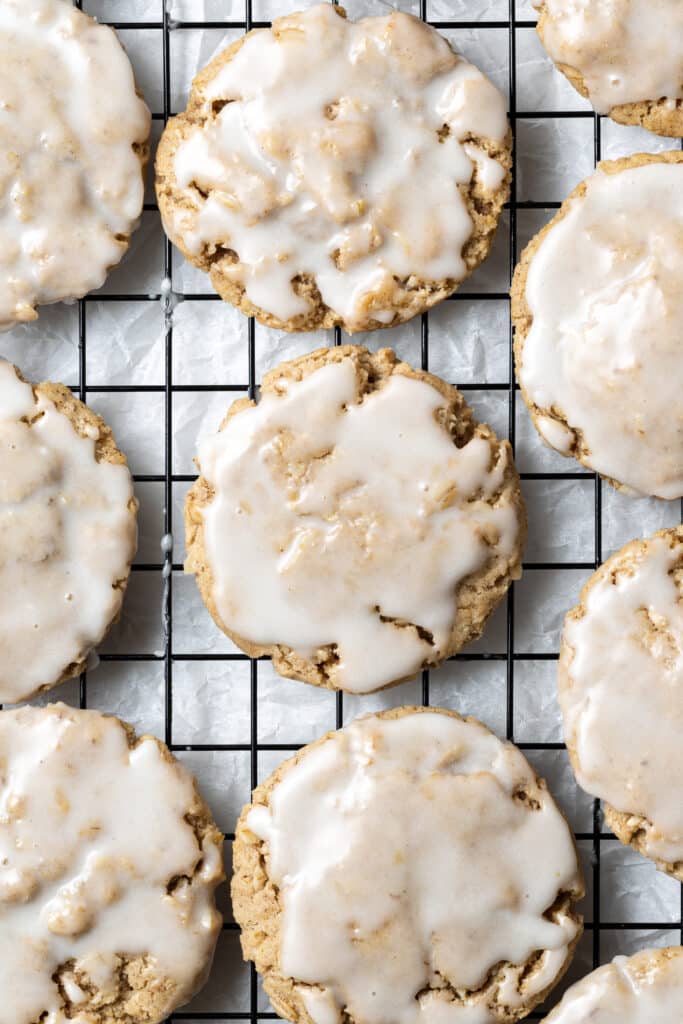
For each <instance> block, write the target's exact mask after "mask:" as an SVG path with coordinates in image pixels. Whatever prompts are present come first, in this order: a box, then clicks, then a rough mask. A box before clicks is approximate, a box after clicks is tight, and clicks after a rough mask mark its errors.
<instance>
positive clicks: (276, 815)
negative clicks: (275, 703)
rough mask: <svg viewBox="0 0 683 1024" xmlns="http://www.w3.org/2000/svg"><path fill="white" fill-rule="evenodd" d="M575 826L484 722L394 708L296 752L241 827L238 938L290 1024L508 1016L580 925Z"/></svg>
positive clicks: (542, 988) (447, 1021) (531, 1001)
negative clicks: (570, 825) (565, 818)
mask: <svg viewBox="0 0 683 1024" xmlns="http://www.w3.org/2000/svg"><path fill="white" fill-rule="evenodd" d="M582 894H583V881H582V878H581V872H580V869H579V866H578V863H577V853H576V849H575V846H574V840H573V837H572V834H571V831H570V829H569V827H568V825H567V823H566V821H565V820H564V818H563V817H562V814H561V813H560V811H559V810H558V808H557V806H556V804H555V803H554V801H553V799H552V797H551V796H550V794H549V793H548V790H547V788H546V786H545V783H544V782H543V781H542V780H540V779H538V778H537V776H536V775H535V773H534V771H533V769H532V768H531V767H530V766H529V764H528V762H527V761H526V760H525V758H524V757H523V755H522V754H521V752H520V751H519V750H518V749H517V748H516V747H514V746H513V745H512V744H510V743H505V742H503V741H502V740H499V739H498V738H497V737H496V736H494V735H493V733H491V732H489V730H488V729H487V728H485V726H483V725H481V724H480V723H479V722H477V721H475V719H472V718H469V719H462V718H460V716H459V715H456V714H455V713H454V712H450V711H443V710H440V709H435V708H413V707H406V708H398V709H395V710H393V711H388V712H384V713H382V714H379V715H369V716H367V717H365V718H360V719H357V720H356V721H355V722H353V723H352V724H351V725H349V726H347V727H346V728H344V729H342V730H340V731H339V732H333V733H328V734H327V735H326V736H324V737H323V738H322V739H321V740H318V741H317V742H316V743H313V744H311V745H310V746H307V747H304V749H303V750H301V751H300V752H299V753H297V754H296V755H295V756H294V757H292V758H290V759H289V760H288V761H285V762H284V764H282V765H281V766H280V767H279V768H278V769H277V771H276V772H275V773H274V774H273V775H271V777H270V778H269V779H268V780H267V781H266V782H265V783H264V784H263V785H261V786H259V787H258V789H256V790H255V791H254V794H253V802H252V803H251V805H250V806H248V807H245V809H244V810H243V812H242V814H241V816H240V819H239V822H238V824H237V833H236V839H235V845H234V875H233V882H232V896H233V907H234V911H235V917H236V919H237V921H238V923H239V925H240V926H241V928H242V949H243V952H244V956H245V958H247V959H251V960H254V962H255V964H256V968H257V970H258V971H259V972H260V973H261V975H262V978H263V984H264V988H265V990H266V992H267V993H268V995H269V996H270V999H271V1002H272V1004H273V1006H274V1008H275V1010H276V1011H277V1012H278V1013H279V1014H280V1015H281V1016H282V1017H284V1019H285V1020H289V1021H294V1022H296V1024H342V1022H347V1024H381V1022H385V1021H401V1022H402V1024H420V1022H423V1024H510V1022H514V1021H517V1020H520V1019H521V1018H522V1017H524V1016H526V1014H527V1013H529V1012H530V1011H531V1010H532V1009H533V1007H534V1006H535V1005H536V1004H537V1003H539V1002H540V1001H541V1000H542V999H543V998H544V996H545V995H546V993H547V992H548V991H549V990H550V989H551V988H552V987H553V985H554V984H555V982H556V981H557V980H558V979H559V978H560V977H561V975H562V974H563V973H564V970H565V969H566V967H567V966H568V964H569V961H570V960H571V956H572V953H573V950H574V947H575V945H576V943H577V941H578V939H579V936H580V934H581V918H580V916H579V915H578V914H577V911H576V902H577V900H578V899H579V898H580V897H581V896H582Z"/></svg>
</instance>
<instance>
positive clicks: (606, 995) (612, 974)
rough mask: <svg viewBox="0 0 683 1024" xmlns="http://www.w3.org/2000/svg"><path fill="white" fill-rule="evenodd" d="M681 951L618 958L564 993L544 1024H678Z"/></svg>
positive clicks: (681, 1015)
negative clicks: (654, 1023)
mask: <svg viewBox="0 0 683 1024" xmlns="http://www.w3.org/2000/svg"><path fill="white" fill-rule="evenodd" d="M681 1020H683V948H682V947H681V946H668V947H664V948H663V949H644V950H641V952H639V953H636V954H635V956H631V957H625V956H618V957H615V959H614V960H613V961H612V963H611V964H605V966H603V967H599V968H598V969H597V971H593V972H592V973H591V974H588V975H587V976H586V977H585V978H582V979H581V981H578V982H577V983H576V984H575V985H572V987H571V988H570V989H569V990H568V991H567V992H566V993H565V995H564V997H563V999H562V1000H561V1002H560V1003H559V1004H558V1005H557V1006H556V1007H555V1009H554V1010H553V1011H552V1013H550V1014H549V1015H548V1016H547V1017H545V1018H544V1024H588V1022H590V1024H653V1021H656V1022H657V1024H680V1021H681Z"/></svg>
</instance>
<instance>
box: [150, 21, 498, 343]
mask: <svg viewBox="0 0 683 1024" xmlns="http://www.w3.org/2000/svg"><path fill="white" fill-rule="evenodd" d="M202 97H203V100H204V104H203V111H204V115H205V117H206V119H207V120H206V123H205V124H204V125H203V126H202V127H198V128H196V129H194V130H193V131H191V133H190V134H189V136H188V138H187V139H186V141H185V142H183V143H182V144H181V145H180V146H179V148H178V150H177V152H176V155H175V161H174V167H175V175H176V179H177V183H178V185H179V186H180V188H181V189H183V190H184V193H183V194H184V198H185V200H186V201H187V203H188V204H189V206H190V210H189V212H188V210H187V209H186V208H185V207H183V208H178V209H177V211H176V214H175V216H174V219H173V223H170V224H167V225H166V226H167V229H168V230H169V232H170V233H171V234H172V235H173V236H175V237H179V238H181V239H182V242H183V244H184V245H185V246H186V247H187V248H188V249H189V251H190V252H191V253H194V254H199V253H200V252H201V251H202V250H203V249H208V250H209V251H211V252H212V251H214V250H215V248H216V247H217V246H222V247H226V248H231V249H233V250H235V251H236V252H237V253H238V255H239V258H240V264H239V265H235V266H234V269H233V270H232V271H231V274H232V278H233V280H234V281H235V282H237V283H239V284H240V285H241V286H243V287H244V288H245V289H246V293H247V295H248V297H249V298H250V299H251V301H252V302H253V303H255V304H256V305H257V306H259V307H261V309H263V310H266V311H267V312H269V313H272V314H274V315H275V316H277V317H279V318H281V319H282V320H287V319H289V318H291V317H295V316H297V315H299V314H302V313H306V312H307V311H308V309H309V304H308V302H307V301H306V299H305V298H304V297H303V296H300V295H297V294H296V293H295V291H294V289H293V287H292V284H291V282H292V279H293V278H295V277H296V276H297V275H299V274H307V275H310V276H311V277H313V278H314V279H315V283H316V284H317V286H318V289H319V291H320V294H321V296H322V299H323V301H324V302H325V303H326V305H328V306H329V307H330V308H332V309H333V310H335V311H336V312H337V313H338V314H340V315H341V316H343V318H344V320H345V322H346V324H347V325H348V326H349V327H351V328H355V329H360V328H361V327H363V326H365V325H367V322H368V320H369V319H373V318H374V319H376V320H379V321H380V322H390V321H391V320H392V319H393V312H392V309H391V305H392V295H393V293H394V291H395V289H396V284H395V281H394V277H395V276H396V277H398V278H401V279H404V278H409V277H410V276H411V275H416V276H417V277H419V278H421V279H423V280H426V281H438V280H442V279H446V278H453V279H456V280H459V279H462V278H463V277H464V276H465V273H466V267H465V263H464V260H463V258H462V248H463V245H464V244H465V243H466V242H467V240H468V239H469V237H470V235H471V233H472V223H471V219H470V216H469V214H468V212H467V207H466V204H465V201H464V199H463V197H462V196H461V194H460V191H459V188H458V186H459V185H465V184H467V183H469V182H470V180H471V178H472V174H473V166H475V165H476V166H477V167H478V168H479V176H480V180H481V183H482V186H483V188H484V190H489V191H493V190H496V189H498V188H500V186H501V184H502V182H503V179H504V176H505V172H504V170H503V168H502V167H501V165H500V164H499V163H498V162H496V161H495V160H493V159H492V158H490V157H489V156H487V154H486V153H485V151H484V150H483V149H482V148H481V147H476V146H472V145H465V146H463V144H462V143H463V142H464V141H466V140H468V139H470V138H471V137H473V136H475V137H477V138H486V139H488V140H489V141H490V142H492V143H494V144H498V145H500V144H502V143H503V141H504V140H505V138H506V135H507V131H508V123H507V117H506V110H505V102H504V100H503V97H502V96H501V95H500V93H499V92H498V91H497V90H496V89H495V88H494V87H493V86H492V85H491V83H490V82H489V81H488V79H486V78H485V77H484V76H483V75H482V74H481V73H480V72H479V71H478V70H477V69H476V68H475V67H473V66H472V65H471V64H468V63H467V62H466V61H464V60H461V59H460V58H458V57H457V56H456V55H455V54H453V52H452V51H451V49H450V47H449V46H448V44H447V43H446V41H445V40H444V39H443V38H441V37H440V36H439V35H438V33H437V32H435V31H434V30H433V29H431V28H428V27H427V26H425V25H424V24H422V23H421V22H419V21H418V20H417V19H415V18H412V17H410V16H409V15H405V14H401V13H397V12H394V13H392V14H391V15H389V16H388V17H381V18H365V19H364V20H362V21H359V22H356V23H354V22H351V21H348V20H346V19H343V18H340V17H339V16H338V15H337V14H336V13H335V10H334V7H333V6H332V5H331V4H320V5H318V6H316V7H313V8H312V9H310V10H308V11H305V12H302V13H298V14H292V15H290V16H288V17H286V18H279V19H277V21H276V22H275V23H274V26H273V30H272V31H271V30H270V29H264V30H262V31H258V32H254V33H252V34H251V35H250V36H248V37H247V40H246V42H245V43H244V45H243V46H242V47H241V49H240V50H239V52H238V53H237V54H236V55H235V56H234V57H233V58H232V59H231V60H230V61H229V63H227V64H226V65H225V66H224V67H223V68H222V69H221V71H220V72H219V73H218V74H217V75H216V77H215V78H214V79H213V81H211V82H210V83H209V84H208V85H207V86H205V87H204V88H203V91H202ZM222 101H229V102H227V103H226V105H225V106H223V108H222V109H221V110H220V112H219V113H218V114H217V115H216V116H214V115H213V114H212V113H211V111H212V104H215V103H220V102H222ZM444 125H446V126H448V129H449V132H448V134H447V136H446V137H444V138H443V140H442V141H439V137H438V134H437V133H438V132H439V131H440V130H442V129H443V127H444ZM195 186H198V187H199V189H201V191H202V192H203V193H205V194H208V198H206V199H204V198H202V196H201V194H200V192H198V191H197V188H196V187H195ZM336 252H338V253H339V255H338V257H337V260H336V263H335V258H334V254H335V253H336Z"/></svg>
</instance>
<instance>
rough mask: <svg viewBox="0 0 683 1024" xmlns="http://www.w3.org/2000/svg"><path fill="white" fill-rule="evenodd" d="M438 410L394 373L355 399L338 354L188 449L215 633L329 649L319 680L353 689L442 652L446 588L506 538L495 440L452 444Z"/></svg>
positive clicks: (430, 395)
mask: <svg viewBox="0 0 683 1024" xmlns="http://www.w3.org/2000/svg"><path fill="white" fill-rule="evenodd" d="M444 404H445V399H444V398H443V396H442V395H441V394H440V392H438V391H437V390H436V388H434V387H432V386H431V385H430V384H427V383H425V382H423V381H419V380H416V379H414V378H410V377H407V376H404V375H402V374H398V373H394V374H393V375H392V376H391V377H390V378H389V380H388V381H387V382H386V383H385V384H384V386H383V387H381V388H380V389H379V390H376V391H373V392H371V393H370V394H369V395H367V396H366V397H365V398H364V399H363V401H362V402H359V391H358V383H357V379H356V372H355V368H354V364H353V363H352V361H351V360H350V359H349V358H345V359H343V360H342V361H341V362H336V363H330V364H328V365H326V366H324V367H323V368H321V369H318V370H316V371H314V372H313V373H311V374H309V376H307V377H305V378H304V380H302V381H300V382H296V383H290V382H288V381H286V380H285V379H284V378H283V379H282V381H281V387H280V390H279V392H278V393H272V392H270V393H267V394H264V395H263V397H262V398H261V401H260V403H259V404H258V405H257V406H255V407H252V408H249V409H246V410H243V411H241V412H239V413H238V414H237V415H235V416H233V417H231V418H230V419H229V420H228V422H227V424H226V426H225V428H224V429H223V430H222V431H220V432H219V433H218V434H216V435H215V436H213V437H210V438H208V439H207V440H205V441H204V442H203V443H202V444H201V446H200V451H199V460H198V461H199V466H200V470H201V473H202V475H203V476H204V477H205V478H206V479H207V480H208V481H209V482H210V484H211V486H212V487H213V489H214V491H215V494H214V497H213V498H212V500H211V502H210V504H209V505H207V506H206V507H204V508H203V509H201V510H200V511H201V514H202V516H203V524H204V531H203V532H204V548H205V551H206V556H207V559H208V564H209V566H210V568H211V572H212V576H213V590H212V597H213V600H214V602H215V605H216V607H217V610H218V613H219V616H220V618H221V619H222V621H223V623H224V624H225V625H226V626H227V627H228V628H229V629H231V630H233V631H234V632H235V633H236V634H238V635H239V636H240V637H242V638H244V639H246V640H249V641H251V642H252V643H254V644H264V645H269V644H274V643H281V644H286V645H287V646H289V647H292V648H294V649H295V650H296V651H298V652H300V653H301V654H303V655H304V656H306V657H310V656H312V655H313V653H314V652H315V650H316V649H317V648H319V647H321V646H323V645H328V644H337V647H338V655H339V663H338V665H337V666H336V668H335V677H334V679H335V684H336V685H339V686H341V687H343V688H344V689H347V690H352V691H355V692H366V691H369V690H373V689H376V688H377V687H379V686H382V685H384V684H386V683H388V682H391V681H393V680H396V679H399V678H401V677H402V676H408V675H411V674H412V673H414V672H417V671H418V670H419V669H420V667H421V666H422V664H423V663H424V662H425V661H435V660H439V659H440V658H441V657H443V655H444V653H445V652H446V651H447V648H448V642H449V636H450V631H451V628H452V625H453V618H454V614H455V594H456V589H457V586H458V584H459V583H460V582H461V581H462V580H463V579H464V578H465V577H466V576H468V575H469V574H470V573H472V572H476V571H477V570H479V569H482V568H483V566H484V565H485V563H486V561H487V560H488V558H489V557H490V556H491V547H490V546H489V545H492V546H495V548H496V550H497V551H498V552H499V553H500V554H501V555H503V556H506V555H510V554H511V553H512V552H513V550H514V546H515V543H516V541H517V539H518V534H519V523H518V514H517V512H516V509H515V508H514V507H513V506H512V504H511V502H510V501H509V500H507V499H505V500H503V499H501V500H498V501H496V502H495V504H494V497H495V495H496V494H497V493H498V491H499V489H500V487H501V485H502V484H503V481H504V476H505V471H506V469H507V467H508V465H509V460H510V458H511V456H510V452H509V449H508V448H507V447H505V448H501V450H500V453H499V455H498V457H497V458H496V459H495V460H494V462H493V464H491V445H490V443H489V442H488V441H487V440H484V439H482V438H478V437H475V438H473V439H472V440H471V441H470V442H469V443H468V444H466V445H464V446H463V447H462V448H459V449H458V448H456V447H455V445H454V444H453V442H452V440H451V437H450V435H449V434H448V432H447V431H446V430H445V428H443V427H442V426H441V425H440V424H439V423H438V422H437V420H436V417H435V413H436V411H437V410H438V409H439V408H443V406H444ZM302 465H303V466H304V467H305V473H304V475H303V476H302V475H301V466H302ZM297 474H298V476H297ZM380 616H382V617H384V618H385V619H386V618H387V617H388V618H391V619H397V620H400V621H401V622H403V623H407V624H411V623H412V624H413V627H412V628H403V627H397V626H396V625H394V624H392V623H391V622H387V621H382V618H381V617H380ZM415 626H419V627H422V629H423V630H427V631H428V632H429V633H431V634H432V637H433V644H430V642H429V640H428V639H425V638H424V635H421V634H420V632H419V631H418V630H417V629H416V628H415Z"/></svg>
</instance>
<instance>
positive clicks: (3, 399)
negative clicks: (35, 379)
mask: <svg viewBox="0 0 683 1024" xmlns="http://www.w3.org/2000/svg"><path fill="white" fill-rule="evenodd" d="M137 509H138V503H137V501H136V499H135V497H134V494H133V481H132V477H131V475H130V472H129V470H128V466H127V464H126V458H125V456H124V455H123V454H122V453H121V452H120V451H119V449H118V448H117V447H116V442H115V441H114V437H113V435H112V432H111V430H110V428H109V427H108V426H107V424H106V423H105V422H104V420H102V419H101V417H99V416H97V415H96V414H95V413H94V412H92V410H91V409H89V408H88V407H87V406H85V405H83V403H82V402H79V401H78V399H77V398H75V397H74V395H72V393H71V391H69V389H68V388H66V387H64V385H63V384H51V383H44V384H37V385H35V386H33V387H32V386H31V385H30V384H28V383H27V382H26V381H25V380H24V379H23V378H22V377H21V375H20V373H19V372H18V371H17V370H16V368H15V367H14V366H12V364H11V363H8V362H6V361H5V360H0V702H2V703H16V702H17V701H20V700H26V699H28V698H29V697H32V696H34V695H35V694H36V693H39V692H41V691H43V690H47V689H48V688H49V687H51V686H54V685H55V684H56V683H60V682H63V681H64V680H65V679H69V678H70V677H71V676H75V675H78V673H79V672H82V671H83V669H84V668H85V663H86V659H87V656H88V653H89V652H90V651H91V650H92V648H93V647H95V646H97V644H98V643H99V642H100V641H101V640H102V639H103V637H104V635H105V633H106V632H107V630H108V629H109V626H110V625H111V623H112V622H114V621H115V620H116V619H117V618H118V615H119V611H120V609H121V602H122V600H123V594H124V591H125V589H126V584H127V581H128V576H129V573H130V565H131V562H132V561H133V557H134V555H135V549H136V545H137Z"/></svg>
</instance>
